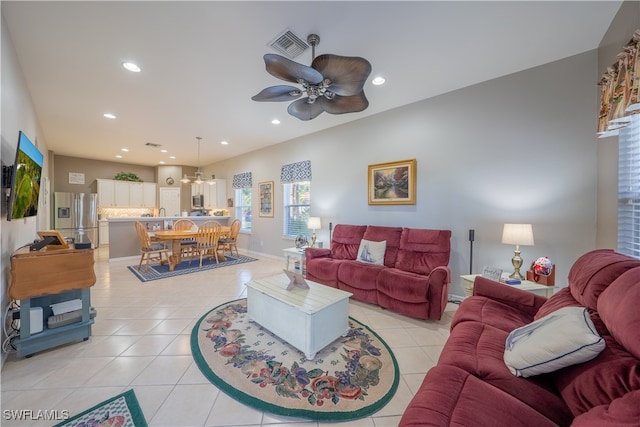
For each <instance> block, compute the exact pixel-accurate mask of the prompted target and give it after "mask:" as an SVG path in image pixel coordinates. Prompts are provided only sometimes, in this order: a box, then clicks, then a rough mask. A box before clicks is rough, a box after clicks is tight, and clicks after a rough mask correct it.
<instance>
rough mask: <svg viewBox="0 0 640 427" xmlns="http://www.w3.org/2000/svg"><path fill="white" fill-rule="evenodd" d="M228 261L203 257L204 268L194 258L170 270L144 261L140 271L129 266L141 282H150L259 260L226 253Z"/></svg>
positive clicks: (134, 266) (135, 266) (166, 266)
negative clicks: (146, 264) (146, 263)
mask: <svg viewBox="0 0 640 427" xmlns="http://www.w3.org/2000/svg"><path fill="white" fill-rule="evenodd" d="M225 258H226V259H227V260H226V261H220V262H216V260H215V259H213V260H210V259H207V258H205V259H203V260H202V268H200V260H199V259H193V260H191V262H189V261H182V262H181V263H180V264H178V265H176V268H175V270H173V271H169V265H168V264H164V265H160V263H155V264H150V265H149V269H147V268H146V266H145V264H144V263H142V267H140V271H138V265H137V264H136V265H130V266H128V267H127V268H128V269H129V271H130V272H132V273H133V274H134V275H135V276H136V277H137V278H138V279H140V281H141V282H149V281H151V280H158V279H164V278H166V277H174V276H180V275H183V274H189V273H197V272H198V271H204V270H211V269H214V268H221V267H228V266H230V265H236V264H243V263H245V262H251V261H257V260H256V259H255V258H251V257H248V256H244V255H240V256H230V255H225Z"/></svg>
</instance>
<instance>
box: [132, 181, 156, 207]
mask: <svg viewBox="0 0 640 427" xmlns="http://www.w3.org/2000/svg"><path fill="white" fill-rule="evenodd" d="M129 206H130V207H132V208H155V207H156V184H155V183H154V182H131V183H129Z"/></svg>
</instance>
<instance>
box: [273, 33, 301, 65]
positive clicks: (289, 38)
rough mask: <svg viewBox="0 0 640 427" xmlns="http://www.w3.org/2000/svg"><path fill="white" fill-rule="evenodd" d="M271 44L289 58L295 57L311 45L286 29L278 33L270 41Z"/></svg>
mask: <svg viewBox="0 0 640 427" xmlns="http://www.w3.org/2000/svg"><path fill="white" fill-rule="evenodd" d="M269 46H271V47H272V48H274V49H275V50H277V51H278V52H280V53H282V54H283V55H284V56H286V57H287V58H289V59H293V58H295V57H296V56H298V55H300V54H301V53H302V52H304V51H305V50H307V49H308V48H309V45H308V44H307V43H306V42H305V41H304V40H302V39H301V38H300V37H298V36H296V35H295V34H293V33H292V32H291V30H284V32H282V33H281V34H279V35H277V36H276V38H274V39H273V40H272V41H271V42H270V43H269Z"/></svg>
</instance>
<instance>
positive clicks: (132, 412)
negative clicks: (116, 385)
mask: <svg viewBox="0 0 640 427" xmlns="http://www.w3.org/2000/svg"><path fill="white" fill-rule="evenodd" d="M55 427H147V422H146V421H145V419H144V414H143V413H142V410H141V409H140V405H139V404H138V399H136V395H135V393H134V392H133V390H128V391H126V392H124V393H122V394H119V395H117V396H115V397H112V398H111V399H108V400H105V401H104V402H101V403H98V404H97V405H96V406H94V407H93V408H91V409H87V410H86V411H84V412H82V413H81V414H78V415H76V416H74V417H72V418H69V419H68V420H66V421H64V422H62V423H60V424H56V425H55Z"/></svg>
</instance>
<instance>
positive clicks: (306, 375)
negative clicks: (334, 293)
mask: <svg viewBox="0 0 640 427" xmlns="http://www.w3.org/2000/svg"><path fill="white" fill-rule="evenodd" d="M274 315H277V314H275V313H274ZM349 325H350V330H349V332H348V333H347V335H346V336H345V337H340V338H338V339H337V340H335V341H334V342H333V343H332V344H330V345H329V346H327V347H326V348H324V349H323V350H321V351H319V352H318V353H317V355H316V358H315V359H314V360H307V359H306V358H305V356H304V354H303V353H302V352H301V351H299V350H297V349H296V348H294V347H292V346H290V345H289V344H287V343H286V342H284V341H282V340H281V339H280V338H278V337H277V336H275V335H274V334H272V333H271V332H269V331H268V330H266V329H264V328H262V327H261V326H260V325H258V324H257V323H255V322H250V321H249V316H248V314H247V300H246V299H239V300H236V301H231V302H228V303H225V304H222V305H220V306H218V307H216V308H214V309H213V310H211V311H209V312H208V313H207V314H205V315H204V316H202V318H201V319H200V320H199V321H198V322H197V323H196V325H195V327H194V328H193V332H192V333H191V351H192V353H193V357H194V359H195V361H196V364H197V365H198V367H199V368H200V370H201V371H202V373H203V374H204V375H205V376H206V377H207V378H208V379H209V381H211V382H212V383H213V384H214V385H215V386H216V387H218V388H219V389H221V390H222V391H224V392H225V393H227V394H228V395H229V396H231V397H233V398H234V399H236V400H238V401H240V402H242V403H244V404H246V405H249V406H251V407H253V408H256V409H258V410H260V411H266V412H271V413H274V414H278V415H284V416H289V417H299V418H307V419H311V420H317V421H348V420H353V419H357V418H362V417H366V416H368V415H371V414H373V413H374V412H376V411H378V410H379V409H381V408H382V407H383V406H384V405H386V404H387V402H389V400H390V399H391V398H392V397H393V395H394V394H395V392H396V390H397V388H398V381H399V379H400V374H399V369H398V363H397V361H396V359H395V356H394V355H393V353H392V352H391V349H390V348H389V347H388V346H387V344H386V343H385V342H384V341H383V340H382V339H381V338H380V337H379V336H378V335H377V334H376V333H375V332H373V331H372V330H371V329H369V328H368V327H367V326H365V325H363V324H362V323H360V322H358V321H357V320H355V319H353V318H351V317H350V318H349ZM292 327H295V325H292Z"/></svg>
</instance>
